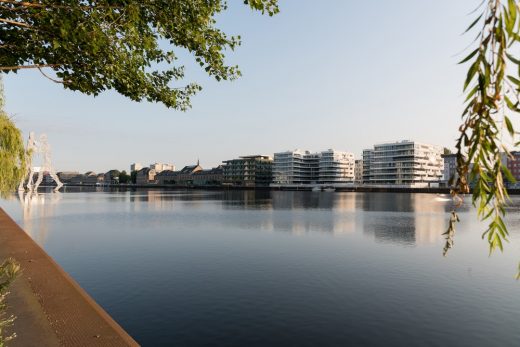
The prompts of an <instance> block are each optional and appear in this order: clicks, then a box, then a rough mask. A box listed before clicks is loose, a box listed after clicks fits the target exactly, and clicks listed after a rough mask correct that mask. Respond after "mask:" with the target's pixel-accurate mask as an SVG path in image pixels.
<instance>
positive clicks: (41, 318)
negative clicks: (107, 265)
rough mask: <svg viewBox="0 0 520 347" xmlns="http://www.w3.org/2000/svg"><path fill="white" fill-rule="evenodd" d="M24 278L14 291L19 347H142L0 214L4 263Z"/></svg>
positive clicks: (10, 302) (13, 345) (10, 298)
mask: <svg viewBox="0 0 520 347" xmlns="http://www.w3.org/2000/svg"><path fill="white" fill-rule="evenodd" d="M7 257H13V258H14V259H16V260H17V261H18V262H19V263H20V265H21V267H22V274H21V275H20V276H19V277H18V278H17V279H16V281H15V282H14V283H13V285H12V286H11V288H10V292H11V294H10V295H9V296H8V299H7V303H8V305H9V311H8V313H9V314H14V315H15V316H17V317H18V318H17V319H16V321H15V325H14V327H13V328H12V331H15V332H16V334H17V335H18V337H16V339H14V340H12V341H11V342H9V343H8V345H9V346H10V347H16V346H138V344H137V343H136V342H135V341H134V340H133V339H132V338H131V337H130V335H128V334H127V333H126V332H125V331H124V330H123V329H122V328H121V327H120V326H119V325H118V324H117V323H116V322H115V321H114V320H113V319H112V318H111V317H110V316H109V315H108V314H107V313H106V312H105V311H104V310H103V309H102V308H101V307H100V306H99V305H98V304H97V303H96V302H95V301H94V300H93V299H92V298H91V297H90V296H89V295H88V294H87V293H86V292H85V291H84V290H83V289H82V288H81V287H80V286H79V285H78V284H77V283H76V282H75V281H74V280H73V279H72V278H71V277H70V276H69V275H68V274H67V273H66V272H65V271H64V270H63V269H62V268H61V267H60V266H59V265H58V264H56V262H55V261H54V260H52V258H51V257H50V256H49V255H48V254H47V253H45V251H44V250H43V249H42V248H40V246H38V245H37V244H36V243H35V242H34V241H33V240H32V239H31V238H30V236H29V235H27V233H25V232H24V231H23V230H22V229H21V228H20V227H19V226H18V225H17V224H16V223H15V222H14V221H13V220H12V219H11V218H10V217H9V216H8V215H7V214H6V213H5V212H4V210H2V209H1V208H0V262H1V261H3V259H5V258H7Z"/></svg>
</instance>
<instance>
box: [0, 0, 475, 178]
mask: <svg viewBox="0 0 520 347" xmlns="http://www.w3.org/2000/svg"><path fill="white" fill-rule="evenodd" d="M479 3H480V0H456V1H454V0H436V1H433V0H422V1H418V0H394V1H384V0H373V1H359V0H356V1H354V0H335V1H333V0H329V1H311V0H305V1H303V0H298V1H295V0H292V1H289V0H282V1H281V2H280V7H281V13H280V14H278V15H277V16H275V17H268V16H261V15H260V14H259V13H254V12H252V11H251V10H249V8H248V7H246V6H244V5H242V1H234V0H232V1H230V5H231V6H230V7H231V8H230V10H229V11H228V12H227V13H226V14H224V15H222V16H220V17H219V27H221V28H223V29H224V30H225V31H226V32H228V33H231V34H240V35H241V36H242V39H243V44H242V46H241V47H239V48H238V50H237V51H235V52H230V53H229V55H228V62H229V63H230V64H239V65H240V68H241V70H242V72H243V77H242V78H240V79H239V80H237V81H234V82H221V83H217V82H214V81H212V80H210V79H208V78H207V77H206V76H204V73H203V72H202V71H199V69H198V68H197V67H196V66H195V65H193V63H192V60H191V58H190V57H189V56H186V55H183V56H182V57H183V62H185V65H186V67H187V70H188V81H190V80H197V81H198V82H200V83H201V84H202V86H203V87H204V90H203V91H202V92H201V93H199V94H198V95H197V96H196V97H195V98H194V99H193V108H192V109H191V110H190V111H188V112H184V113H183V112H179V111H174V110H171V109H167V108H165V107H164V106H162V105H160V104H153V103H147V102H142V103H136V102H132V101H130V100H128V99H125V98H123V97H121V96H119V95H118V94H116V93H115V92H105V93H104V94H102V95H100V96H98V97H96V98H94V97H91V96H85V95H82V94H80V93H75V92H70V91H65V90H63V89H62V87H61V86H60V85H58V84H55V83H53V82H51V81H49V80H47V79H45V78H44V77H43V76H41V75H40V74H39V72H37V71H29V72H26V71H24V72H20V73H18V74H17V75H8V76H6V77H4V83H5V90H6V97H7V110H8V112H9V113H11V114H13V115H15V120H16V122H17V124H18V126H19V127H20V128H21V129H22V130H23V132H24V135H27V134H28V132H29V131H31V130H33V131H36V132H37V133H40V132H45V133H47V135H48V137H49V142H50V144H51V146H52V151H53V161H54V163H55V166H56V168H57V170H58V171H61V170H79V171H81V172H85V171H87V170H94V171H96V172H104V171H107V170H109V169H112V168H117V169H126V170H128V166H129V165H130V163H132V162H140V163H142V164H145V165H148V164H150V163H153V162H168V163H174V164H175V165H176V166H177V167H178V168H180V167H182V166H183V165H188V164H192V163H194V162H195V161H196V160H197V158H200V162H201V165H202V166H203V167H207V168H209V167H211V166H215V165H218V164H219V163H221V161H222V160H226V159H231V158H234V157H237V156H240V155H248V154H258V153H260V154H272V153H274V152H278V151H284V150H287V149H294V148H301V149H309V150H315V151H318V150H324V149H327V148H335V149H338V150H346V151H351V152H353V153H354V154H355V155H356V157H359V156H360V154H361V150H362V149H363V148H366V147H370V146H372V145H373V144H374V143H377V142H384V141H391V140H399V139H414V140H417V141H422V142H427V143H432V144H437V145H443V146H447V147H450V148H451V147H453V144H454V140H455V138H456V136H457V128H458V125H459V122H460V113H461V110H462V106H461V105H462V102H463V100H464V98H463V96H462V83H463V79H464V76H465V69H466V67H464V66H459V65H457V61H458V60H460V59H461V58H462V55H461V54H460V52H461V51H462V50H463V49H464V48H465V47H466V46H467V45H468V44H469V43H470V41H471V39H472V37H471V36H462V35H461V33H462V32H463V31H464V29H465V27H466V26H467V25H468V24H469V23H470V22H471V21H472V18H473V17H474V15H470V16H468V13H469V12H471V11H472V10H473V9H474V8H475V7H476V6H477V5H478V4H479Z"/></svg>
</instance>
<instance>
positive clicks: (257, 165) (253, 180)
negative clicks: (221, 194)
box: [223, 155, 273, 187]
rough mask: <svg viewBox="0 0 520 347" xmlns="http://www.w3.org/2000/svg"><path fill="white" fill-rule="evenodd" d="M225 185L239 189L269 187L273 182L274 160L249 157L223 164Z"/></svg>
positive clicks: (227, 161)
mask: <svg viewBox="0 0 520 347" xmlns="http://www.w3.org/2000/svg"><path fill="white" fill-rule="evenodd" d="M223 163H224V164H225V165H224V166H223V183H224V184H226V185H231V186H237V187H268V186H269V184H270V183H271V181H272V170H273V159H272V158H271V157H269V156H267V155H249V156H242V157H239V158H238V159H231V160H226V161H224V162H223Z"/></svg>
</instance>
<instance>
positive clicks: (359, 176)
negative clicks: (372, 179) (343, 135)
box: [354, 159, 363, 184]
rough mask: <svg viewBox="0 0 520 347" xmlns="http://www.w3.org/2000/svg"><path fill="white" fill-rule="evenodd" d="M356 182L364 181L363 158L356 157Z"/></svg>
mask: <svg viewBox="0 0 520 347" xmlns="http://www.w3.org/2000/svg"><path fill="white" fill-rule="evenodd" d="M354 183H356V184H361V183H363V159H356V161H355V164H354Z"/></svg>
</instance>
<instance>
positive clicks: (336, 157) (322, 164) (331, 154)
mask: <svg viewBox="0 0 520 347" xmlns="http://www.w3.org/2000/svg"><path fill="white" fill-rule="evenodd" d="M354 166H355V160H354V154H353V153H350V152H340V151H336V150H333V149H328V150H326V151H322V152H321V153H320V156H319V168H318V169H319V170H318V182H319V183H320V184H341V183H352V182H354Z"/></svg>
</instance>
